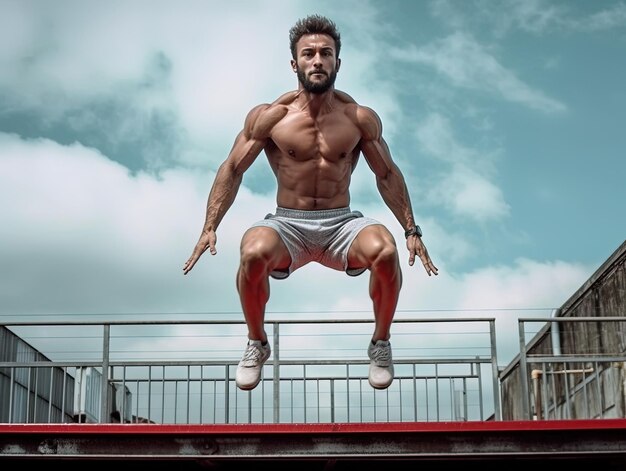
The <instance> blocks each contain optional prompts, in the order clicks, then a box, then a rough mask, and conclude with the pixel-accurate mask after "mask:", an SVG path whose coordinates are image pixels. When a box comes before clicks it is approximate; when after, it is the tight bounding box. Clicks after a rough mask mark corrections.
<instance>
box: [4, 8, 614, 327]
mask: <svg viewBox="0 0 626 471" xmlns="http://www.w3.org/2000/svg"><path fill="white" fill-rule="evenodd" d="M312 13H318V14H323V15H326V16H328V17H330V18H331V19H333V20H334V21H335V22H336V23H337V25H338V27H339V29H340V31H341V34H342V40H343V45H342V50H341V58H342V61H343V62H342V68H341V71H340V72H339V75H338V77H337V82H336V87H337V88H338V89H341V90H344V91H346V92H348V93H349V94H351V95H352V96H353V97H354V98H355V99H356V100H357V101H359V102H360V103H362V104H364V105H368V106H370V107H372V108H374V109H375V110H376V111H377V112H378V113H379V114H380V116H381V118H382V120H383V124H384V136H385V138H386V140H387V142H388V143H389V146H390V149H391V152H392V154H393V156H394V159H395V160H396V162H397V164H398V165H399V167H400V168H401V170H402V171H403V173H404V176H405V178H406V180H407V184H408V187H409V191H410V194H411V197H412V202H413V206H414V211H415V216H416V220H417V221H418V223H419V224H420V225H421V227H422V229H423V231H424V242H425V244H426V245H427V247H428V249H429V252H430V255H431V257H432V259H433V261H434V263H435V265H436V266H437V267H438V268H439V276H437V277H428V276H427V275H426V274H425V272H424V270H423V268H422V266H421V265H420V264H416V265H415V266H414V267H409V266H408V263H407V259H408V255H407V253H406V251H405V249H404V237H403V229H402V227H400V225H399V224H398V222H397V221H396V220H395V219H394V218H393V216H392V214H391V212H390V211H389V210H388V208H387V207H386V206H385V205H384V203H383V202H382V200H381V198H380V196H379V194H378V193H377V192H376V190H375V186H374V185H373V181H374V180H373V177H372V174H371V173H370V171H369V169H368V168H367V165H365V164H364V163H363V162H361V164H360V166H359V167H358V168H357V169H356V171H355V174H354V181H353V186H352V202H351V206H352V208H353V209H359V210H361V211H362V212H364V213H366V214H367V215H370V216H372V217H375V218H378V219H379V220H381V221H383V222H384V223H385V224H387V225H388V227H389V228H390V229H391V230H392V232H393V233H394V235H395V236H396V238H397V241H398V244H399V247H400V254H401V257H402V259H403V273H404V286H403V290H402V294H401V298H400V302H399V306H398V314H397V315H398V316H405V317H406V316H408V317H419V316H427V317H433V316H437V315H440V314H441V315H443V313H447V314H450V313H451V314H452V315H453V316H462V315H470V316H472V317H481V316H485V317H494V316H496V317H497V322H498V326H499V328H500V329H502V331H503V335H501V337H502V338H503V339H504V338H506V336H507V335H516V334H517V330H516V329H517V326H516V322H515V319H516V318H517V317H519V316H528V315H530V316H531V317H534V316H536V315H542V316H543V315H546V316H547V315H549V314H550V310H551V309H552V308H556V307H559V306H560V305H562V304H563V303H564V302H565V301H566V300H567V299H568V298H569V297H570V296H571V295H572V294H573V293H574V292H575V291H576V290H577V289H578V288H579V287H580V286H581V285H582V284H583V283H584V282H585V281H586V280H587V279H588V278H589V276H591V275H592V274H593V273H594V272H595V271H596V269H597V268H598V267H599V266H600V265H601V264H602V263H603V262H604V261H605V260H606V259H607V258H608V257H609V256H610V255H611V254H612V253H613V252H614V251H615V250H616V249H617V248H618V247H619V246H620V245H621V244H622V243H623V242H624V239H625V235H626V218H625V217H624V202H625V201H626V185H624V176H625V175H626V159H625V158H624V149H626V132H625V131H626V129H625V128H624V123H626V111H625V110H626V87H624V84H625V83H626V61H625V60H624V57H626V2H624V1H613V0H606V1H574V0H567V1H566V0H562V1H560V0H553V1H548V0H497V1H495V0H493V1H490V0H433V1H426V0H424V1H414V2H408V1H402V0H385V1H384V2H383V1H366V0H355V1H352V0H339V1H323V0H322V1H314V2H313V1H307V0H299V1H296V0H289V1H287V0H282V1H281V0H266V1H241V0H233V1H228V2H226V1H214V0H196V1H192V0H187V1H184V2H174V1H165V0H162V1H158V0H125V1H106V2H105V1H96V0H75V1H72V0H55V1H47V0H40V1H34V0H0V221H1V223H0V320H4V321H10V320H16V319H21V320H58V319H67V318H70V319H74V320H76V319H84V320H90V319H109V320H119V319H135V318H142V316H143V318H145V315H147V316H148V318H158V319H166V320H167V319H172V320H177V319H191V318H195V319H198V318H220V317H228V318H234V319H240V318H242V317H241V314H240V306H239V300H238V297H237V293H236V290H235V282H234V280H235V273H236V269H237V264H238V244H239V240H240V238H241V236H242V234H243V232H244V231H245V229H246V228H247V227H248V226H249V225H250V224H251V223H252V222H254V221H256V220H257V219H261V218H262V217H263V216H265V214H266V213H268V212H271V211H273V210H274V208H275V183H274V180H273V175H272V173H271V171H270V169H269V166H268V164H267V162H266V160H265V158H264V156H263V155H261V156H260V157H259V159H257V161H256V162H255V163H254V165H253V166H252V168H250V170H249V171H248V173H247V174H246V175H245V178H244V182H243V185H242V188H241V189H240V191H239V194H238V197H237V200H236V202H235V204H234V205H233V207H232V208H231V210H230V212H229V213H228V214H227V216H226V217H225V219H224V220H223V223H222V225H221V226H220V227H219V230H218V246H217V250H218V253H217V255H216V256H214V257H212V256H210V255H209V254H208V253H207V254H205V255H204V257H203V258H202V259H201V260H200V261H199V263H198V264H197V265H196V267H195V268H194V270H193V271H192V272H191V273H190V274H189V275H187V276H183V274H182V266H183V263H184V262H185V260H186V259H187V258H188V257H189V255H190V254H191V251H192V249H193V247H194V245H195V243H196V241H197V239H198V236H199V234H200V230H201V228H202V224H203V221H204V210H205V204H206V198H207V195H208V192H209V189H210V186H211V184H212V181H213V178H214V175H215V171H216V169H217V167H218V166H219V164H220V163H221V162H222V160H223V159H224V158H225V157H226V155H227V153H228V151H229V150H230V147H231V145H232V143H233V140H234V138H235V136H236V134H237V133H238V132H239V130H240V129H241V127H242V124H243V118H244V116H245V114H246V113H247V112H248V110H249V109H250V108H252V107H253V106H255V105H257V104H259V103H263V102H271V101H273V100H274V99H275V98H276V97H278V96H279V95H280V94H282V93H283V92H285V91H288V90H292V89H295V88H296V87H297V82H296V77H295V75H294V74H293V72H292V71H291V69H290V65H289V60H290V52H289V46H288V30H289V28H290V27H291V26H292V25H293V23H294V22H295V21H296V20H297V19H299V18H301V17H303V16H306V15H308V14H312ZM367 281H368V279H367V275H364V276H361V277H359V278H356V279H355V278H349V277H347V276H346V275H344V274H342V273H340V272H332V271H329V270H327V269H324V268H322V267H320V266H318V265H309V266H307V267H304V268H303V269H301V270H300V271H298V272H296V273H295V274H294V275H292V276H291V277H290V278H289V279H288V280H285V281H281V282H279V281H272V285H271V289H272V298H271V300H270V303H269V305H268V317H270V318H271V317H272V316H279V317H284V313H285V312H295V313H302V314H304V315H305V317H306V315H307V313H310V312H316V313H318V314H316V316H323V315H328V316H329V318H332V317H336V316H337V315H339V316H343V314H345V313H349V312H354V311H356V312H359V313H362V314H363V316H365V317H366V316H369V315H371V314H370V313H371V307H370V306H371V303H370V300H369V298H368V296H367ZM337 313H339V314H337ZM392 333H393V331H392ZM511 338H513V337H511Z"/></svg>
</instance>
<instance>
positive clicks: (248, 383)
mask: <svg viewBox="0 0 626 471" xmlns="http://www.w3.org/2000/svg"><path fill="white" fill-rule="evenodd" d="M271 352H272V350H271V348H270V344H269V343H266V344H265V345H263V344H262V343H261V341H260V340H248V345H246V350H245V351H244V352H243V357H242V358H241V361H240V362H239V365H237V373H236V375H235V383H236V384H237V387H238V388H239V389H243V390H244V391H247V390H249V389H254V388H256V386H257V384H259V381H261V370H262V369H263V364H264V363H265V361H266V360H267V359H268V358H269V356H270V353H271Z"/></svg>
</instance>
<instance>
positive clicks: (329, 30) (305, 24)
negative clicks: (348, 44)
mask: <svg viewBox="0 0 626 471" xmlns="http://www.w3.org/2000/svg"><path fill="white" fill-rule="evenodd" d="M305 34H327V35H328V36H330V37H331V38H333V39H334V40H335V49H336V51H335V52H336V58H339V50H340V49H341V35H340V34H339V31H338V30H337V25H336V24H335V23H334V22H333V21H331V20H329V19H328V18H326V17H324V16H321V15H309V16H307V17H306V18H301V19H299V20H298V21H297V22H296V24H295V25H293V26H292V27H291V29H290V30H289V47H290V48H291V56H292V57H293V58H294V59H295V58H296V56H297V51H296V44H297V43H298V41H299V40H300V38H301V37H302V36H304V35H305Z"/></svg>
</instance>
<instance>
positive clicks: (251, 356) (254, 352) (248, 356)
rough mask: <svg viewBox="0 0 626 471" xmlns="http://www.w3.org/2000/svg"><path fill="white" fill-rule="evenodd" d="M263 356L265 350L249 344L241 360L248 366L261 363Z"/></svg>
mask: <svg viewBox="0 0 626 471" xmlns="http://www.w3.org/2000/svg"><path fill="white" fill-rule="evenodd" d="M261 358H263V352H261V350H260V349H259V348H258V347H257V346H256V345H248V347H247V348H246V351H245V352H244V354H243V358H242V359H241V361H242V363H245V364H246V366H257V365H258V364H259V363H261Z"/></svg>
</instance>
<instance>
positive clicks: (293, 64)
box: [291, 59, 298, 72]
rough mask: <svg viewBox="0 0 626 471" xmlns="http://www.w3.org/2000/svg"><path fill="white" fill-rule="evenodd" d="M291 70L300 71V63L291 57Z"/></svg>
mask: <svg viewBox="0 0 626 471" xmlns="http://www.w3.org/2000/svg"><path fill="white" fill-rule="evenodd" d="M291 70H293V71H294V72H298V63H297V62H296V61H295V60H294V59H291Z"/></svg>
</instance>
